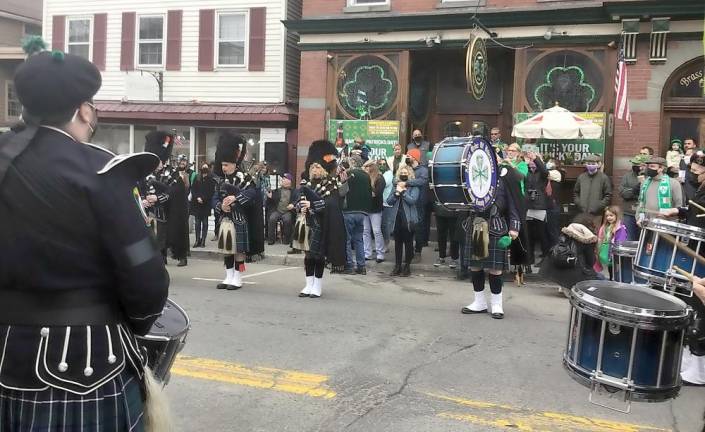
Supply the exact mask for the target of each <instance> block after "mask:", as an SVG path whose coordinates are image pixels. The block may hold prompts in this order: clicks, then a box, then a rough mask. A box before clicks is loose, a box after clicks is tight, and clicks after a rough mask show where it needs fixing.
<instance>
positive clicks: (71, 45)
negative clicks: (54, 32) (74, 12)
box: [65, 17, 93, 60]
mask: <svg viewBox="0 0 705 432" xmlns="http://www.w3.org/2000/svg"><path fill="white" fill-rule="evenodd" d="M92 30H93V18H92V17H69V19H68V25H67V29H66V45H65V46H66V52H67V53H69V54H75V55H79V56H81V57H83V58H86V59H88V60H90V59H91V45H92V44H91V41H92V40H91V38H92V34H93V31H92Z"/></svg>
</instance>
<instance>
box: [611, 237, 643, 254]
mask: <svg viewBox="0 0 705 432" xmlns="http://www.w3.org/2000/svg"><path fill="white" fill-rule="evenodd" d="M627 243H629V244H627ZM638 250H639V242H638V241H625V242H622V243H617V244H615V245H614V246H612V253H613V254H614V253H615V252H617V251H624V252H630V253H634V256H636V252H637V251H638ZM621 256H630V255H621Z"/></svg>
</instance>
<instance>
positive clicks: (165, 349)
mask: <svg viewBox="0 0 705 432" xmlns="http://www.w3.org/2000/svg"><path fill="white" fill-rule="evenodd" d="M190 329H191V321H190V320H189V318H188V315H187V314H186V312H185V311H184V310H183V309H182V308H181V306H179V305H178V304H176V303H175V302H173V301H172V300H171V299H167V301H166V304H165V305H164V311H163V312H162V315H161V316H160V317H159V318H158V319H157V320H156V321H155V322H154V324H152V328H151V329H150V330H149V333H147V334H146V335H144V336H137V342H138V343H139V345H140V347H142V349H143V350H144V351H146V353H147V366H149V368H150V369H152V372H153V373H154V377H155V378H156V379H157V380H159V381H160V382H161V383H162V385H166V384H167V383H168V382H169V377H170V374H169V371H170V370H171V366H172V365H173V364H174V360H176V355H177V354H178V353H179V352H181V350H182V349H183V348H184V345H185V344H186V335H187V334H188V331H189V330H190Z"/></svg>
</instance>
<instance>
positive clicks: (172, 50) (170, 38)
mask: <svg viewBox="0 0 705 432" xmlns="http://www.w3.org/2000/svg"><path fill="white" fill-rule="evenodd" d="M167 16H168V19H167V26H166V27H167V33H166V70H170V71H177V70H181V22H182V18H183V11H180V10H170V11H169V12H168V15H167Z"/></svg>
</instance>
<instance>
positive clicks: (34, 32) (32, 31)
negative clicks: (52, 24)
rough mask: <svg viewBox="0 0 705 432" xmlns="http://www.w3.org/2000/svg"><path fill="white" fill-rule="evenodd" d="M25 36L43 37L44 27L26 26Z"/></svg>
mask: <svg viewBox="0 0 705 432" xmlns="http://www.w3.org/2000/svg"><path fill="white" fill-rule="evenodd" d="M24 35H25V36H41V35H42V26H40V25H36V24H25V25H24Z"/></svg>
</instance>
